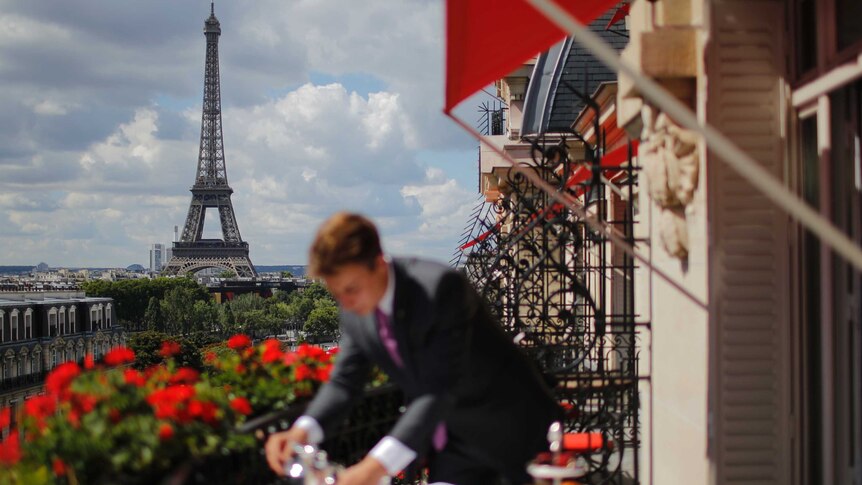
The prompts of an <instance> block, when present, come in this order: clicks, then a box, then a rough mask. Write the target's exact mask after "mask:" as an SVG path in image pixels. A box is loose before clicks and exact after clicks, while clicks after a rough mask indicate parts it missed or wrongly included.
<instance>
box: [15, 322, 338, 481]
mask: <svg viewBox="0 0 862 485" xmlns="http://www.w3.org/2000/svg"><path fill="white" fill-rule="evenodd" d="M179 353H180V345H179V344H177V343H176V342H172V341H166V342H164V343H163V345H162V348H161V355H162V357H163V358H164V362H163V363H162V364H158V365H153V366H150V367H148V368H146V369H143V370H137V369H135V368H133V367H132V366H131V365H130V364H132V363H134V361H135V354H134V352H133V351H132V350H131V349H128V348H126V347H120V348H116V349H114V350H112V351H111V352H109V353H108V354H106V355H105V356H104V359H103V362H102V363H99V364H96V363H95V362H93V359H92V357H89V356H88V357H87V358H86V359H85V360H84V362H83V365H79V364H77V363H74V362H67V363H64V364H61V365H59V366H57V367H55V368H54V369H53V370H52V371H51V373H50V374H49V375H48V377H47V379H46V382H45V393H44V394H43V395H39V396H36V397H33V398H30V399H28V400H27V401H25V403H24V407H23V411H22V412H21V415H20V417H19V420H18V426H17V427H16V428H13V429H12V430H11V432H10V434H9V435H8V436H7V437H6V438H5V439H4V440H3V441H2V442H0V484H12V483H14V484H19V483H20V484H28V485H29V484H40V483H70V484H77V483H87V484H89V483H150V482H153V481H160V480H161V479H162V478H164V477H165V476H166V475H169V474H170V473H171V472H172V471H174V470H176V469H178V468H179V467H181V466H184V465H185V466H188V465H189V464H190V463H192V462H194V461H196V460H197V461H202V460H205V459H206V458H208V457H213V456H216V455H228V454H230V453H235V452H241V451H244V450H248V449H251V448H253V447H258V446H259V444H258V443H256V442H255V440H254V438H253V437H252V436H250V435H244V434H240V433H237V432H236V431H235V430H236V427H237V425H238V424H241V423H242V422H244V421H245V420H246V419H247V417H248V416H250V415H253V414H259V413H265V412H269V411H272V410H277V409H283V408H285V407H287V406H288V405H290V404H291V403H293V402H295V401H296V400H297V399H300V398H304V397H307V396H311V395H312V394H313V393H314V392H315V391H316V390H317V388H318V387H319V386H320V384H321V383H323V382H325V381H327V380H328V379H329V372H330V369H331V367H332V356H333V355H332V354H333V353H327V352H326V351H324V350H322V349H320V348H317V347H312V346H308V345H302V346H300V347H299V348H298V349H297V350H296V351H293V352H284V351H283V350H282V348H281V344H280V342H278V341H277V340H267V341H265V342H263V343H262V344H260V345H258V346H252V342H251V340H250V339H249V338H248V337H247V336H245V335H236V336H234V337H232V338H231V339H230V340H229V341H228V343H227V346H220V347H216V348H215V349H214V350H210V351H208V352H207V354H206V356H205V359H204V360H205V366H204V369H203V372H199V371H198V370H196V369H193V368H190V367H182V366H178V365H177V363H176V362H175V360H174V356H176V355H177V354H179ZM10 414H11V412H10V410H9V409H5V410H2V411H0V429H3V428H6V427H8V426H9V422H10V418H11V416H10Z"/></svg>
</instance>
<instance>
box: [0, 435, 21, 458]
mask: <svg viewBox="0 0 862 485" xmlns="http://www.w3.org/2000/svg"><path fill="white" fill-rule="evenodd" d="M19 461H21V444H20V442H19V438H18V432H17V431H13V432H12V433H11V434H10V435H9V436H8V437H6V440H4V441H2V442H0V464H3V465H6V466H12V465H15V464H16V463H18V462H19Z"/></svg>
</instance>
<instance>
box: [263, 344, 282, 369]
mask: <svg viewBox="0 0 862 485" xmlns="http://www.w3.org/2000/svg"><path fill="white" fill-rule="evenodd" d="M281 356H282V353H281V342H279V341H278V340H276V339H274V338H271V339H269V340H267V341H266V342H264V343H263V354H262V355H261V357H260V360H261V361H262V362H263V363H264V364H272V363H273V362H276V361H278V359H280V358H281Z"/></svg>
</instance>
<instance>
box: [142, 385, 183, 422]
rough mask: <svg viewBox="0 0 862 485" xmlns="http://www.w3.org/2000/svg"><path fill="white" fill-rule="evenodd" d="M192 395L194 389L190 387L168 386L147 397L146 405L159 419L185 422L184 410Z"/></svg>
mask: <svg viewBox="0 0 862 485" xmlns="http://www.w3.org/2000/svg"><path fill="white" fill-rule="evenodd" d="M194 395H195V389H194V388H193V387H191V386H186V385H177V386H168V387H166V388H164V389H159V390H158V391H154V392H153V393H152V394H150V395H149V396H147V403H149V405H150V406H151V407H152V408H153V412H154V413H155V415H156V417H157V418H159V419H176V420H177V421H180V422H186V421H187V420H188V418H187V416H186V415H185V414H186V413H185V409H184V408H185V405H186V403H187V402H188V401H189V400H190V399H191V398H192V397H194Z"/></svg>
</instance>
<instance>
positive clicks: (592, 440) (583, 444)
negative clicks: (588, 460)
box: [563, 433, 611, 453]
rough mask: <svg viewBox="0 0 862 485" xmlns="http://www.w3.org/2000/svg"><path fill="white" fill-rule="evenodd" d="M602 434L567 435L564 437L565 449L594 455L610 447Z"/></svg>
mask: <svg viewBox="0 0 862 485" xmlns="http://www.w3.org/2000/svg"><path fill="white" fill-rule="evenodd" d="M610 446H611V444H610V443H606V442H605V438H604V437H603V436H602V434H601V433H566V434H565V435H563V449H564V450H566V451H573V452H575V453H593V452H596V451H601V450H603V449H605V448H606V447H610Z"/></svg>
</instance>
